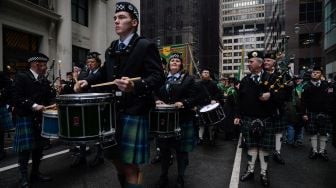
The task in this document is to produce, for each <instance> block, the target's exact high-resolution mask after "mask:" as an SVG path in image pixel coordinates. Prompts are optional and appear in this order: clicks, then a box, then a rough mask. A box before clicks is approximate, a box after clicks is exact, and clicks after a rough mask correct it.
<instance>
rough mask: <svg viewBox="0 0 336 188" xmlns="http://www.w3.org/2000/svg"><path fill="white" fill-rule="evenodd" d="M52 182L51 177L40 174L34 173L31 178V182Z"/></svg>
mask: <svg viewBox="0 0 336 188" xmlns="http://www.w3.org/2000/svg"><path fill="white" fill-rule="evenodd" d="M51 180H52V178H51V177H49V176H46V175H43V174H41V173H40V172H38V173H36V174H35V173H32V174H31V176H30V182H49V181H51Z"/></svg>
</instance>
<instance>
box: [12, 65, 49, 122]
mask: <svg viewBox="0 0 336 188" xmlns="http://www.w3.org/2000/svg"><path fill="white" fill-rule="evenodd" d="M55 95H56V94H55V92H54V90H53V89H52V88H51V87H50V82H49V81H48V80H47V79H46V78H45V77H44V78H43V79H42V80H41V81H38V80H36V79H35V77H34V75H33V73H32V72H31V71H30V70H28V71H25V72H20V73H18V74H16V75H15V80H14V89H13V99H14V106H15V113H16V114H17V115H19V116H29V117H33V116H35V115H37V114H36V112H34V111H33V110H32V106H33V104H34V103H36V104H39V105H45V106H46V105H50V104H51V103H52V102H53V101H54V99H55ZM39 115H41V114H39Z"/></svg>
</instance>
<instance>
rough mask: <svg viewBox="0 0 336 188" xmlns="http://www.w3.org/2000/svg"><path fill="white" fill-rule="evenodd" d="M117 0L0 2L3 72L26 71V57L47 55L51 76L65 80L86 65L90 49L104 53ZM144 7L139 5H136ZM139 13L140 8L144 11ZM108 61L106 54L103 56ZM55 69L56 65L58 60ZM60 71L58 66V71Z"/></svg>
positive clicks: (111, 38)
mask: <svg viewBox="0 0 336 188" xmlns="http://www.w3.org/2000/svg"><path fill="white" fill-rule="evenodd" d="M115 3H116V0H104V1H103V0H90V1H89V0H62V1H57V0H2V1H0V37H1V39H2V40H0V41H1V43H0V70H5V71H7V69H8V68H9V67H10V68H11V69H14V70H23V69H25V68H27V63H26V61H25V60H26V57H27V54H29V53H32V52H42V53H44V54H46V55H48V56H49V57H50V59H51V61H50V62H48V66H49V67H50V68H53V69H52V70H53V71H52V73H51V74H58V71H57V69H60V70H61V72H62V73H63V74H62V78H65V73H66V72H69V71H71V70H72V67H73V65H77V64H79V63H83V62H84V60H85V57H86V54H87V53H88V52H89V51H97V52H99V53H101V54H104V52H105V50H106V48H107V47H108V46H109V45H110V42H111V41H112V40H115V39H116V38H117V36H116V35H115V34H114V33H115V32H114V20H113V16H114V11H111V10H115ZM132 3H134V4H136V6H138V7H139V6H140V4H139V2H138V1H135V0H134V2H132ZM139 10H140V7H139ZM101 58H102V59H103V60H104V55H101ZM52 60H54V62H56V63H55V64H56V65H54V66H53V65H52V64H53V63H52V62H53V61H52ZM56 67H57V68H56Z"/></svg>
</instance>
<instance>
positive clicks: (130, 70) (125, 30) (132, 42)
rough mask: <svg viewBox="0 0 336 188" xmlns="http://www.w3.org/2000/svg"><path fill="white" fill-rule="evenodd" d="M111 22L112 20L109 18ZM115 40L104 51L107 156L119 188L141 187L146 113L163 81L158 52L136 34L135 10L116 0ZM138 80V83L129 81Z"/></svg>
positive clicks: (145, 153) (86, 82) (91, 81)
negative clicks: (110, 128)
mask: <svg viewBox="0 0 336 188" xmlns="http://www.w3.org/2000/svg"><path fill="white" fill-rule="evenodd" d="M112 19H113V18H112ZM114 24H115V32H116V34H117V35H118V36H119V39H118V40H115V41H113V42H112V43H111V45H110V47H109V48H108V49H107V50H106V52H105V57H106V58H105V60H106V62H105V63H104V66H103V67H102V69H103V71H102V72H103V76H104V81H106V82H111V81H113V83H114V84H115V85H113V86H110V87H108V92H112V94H114V95H115V96H116V98H115V99H116V104H117V127H116V140H117V143H118V145H117V147H112V148H111V149H110V151H111V152H110V155H109V154H107V152H105V153H106V154H107V155H106V156H109V157H111V158H112V160H113V163H114V165H115V166H116V168H117V171H118V178H119V181H120V184H121V186H122V187H141V184H142V182H141V177H142V175H141V174H142V173H141V171H140V167H139V165H140V164H146V163H148V162H149V151H150V150H149V141H148V140H149V138H148V136H149V134H148V132H149V121H148V114H149V110H150V109H151V108H152V107H153V106H154V99H153V91H154V90H156V89H158V88H159V87H160V86H161V85H162V84H163V82H164V73H163V69H162V66H161V62H160V55H159V51H158V49H157V47H156V45H155V43H152V42H150V41H149V40H147V39H145V38H143V37H140V36H139V35H138V34H137V30H138V25H139V12H138V9H137V8H136V7H135V6H134V5H133V4H131V3H129V2H124V1H118V2H117V4H116V11H115V14H114ZM132 77H141V79H139V80H133V81H132V80H130V79H129V78H132ZM94 81H96V80H95V79H94V78H89V79H86V80H80V81H78V82H79V85H80V87H79V88H77V91H78V90H80V89H82V88H84V87H88V86H89V85H92V84H94Z"/></svg>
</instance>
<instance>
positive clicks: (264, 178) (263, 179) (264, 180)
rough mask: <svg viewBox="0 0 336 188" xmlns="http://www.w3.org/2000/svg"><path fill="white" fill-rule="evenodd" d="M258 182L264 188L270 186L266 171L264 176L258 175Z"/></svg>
mask: <svg viewBox="0 0 336 188" xmlns="http://www.w3.org/2000/svg"><path fill="white" fill-rule="evenodd" d="M260 182H261V184H262V185H263V186H264V187H269V186H270V179H269V177H268V173H267V171H266V173H265V174H260Z"/></svg>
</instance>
